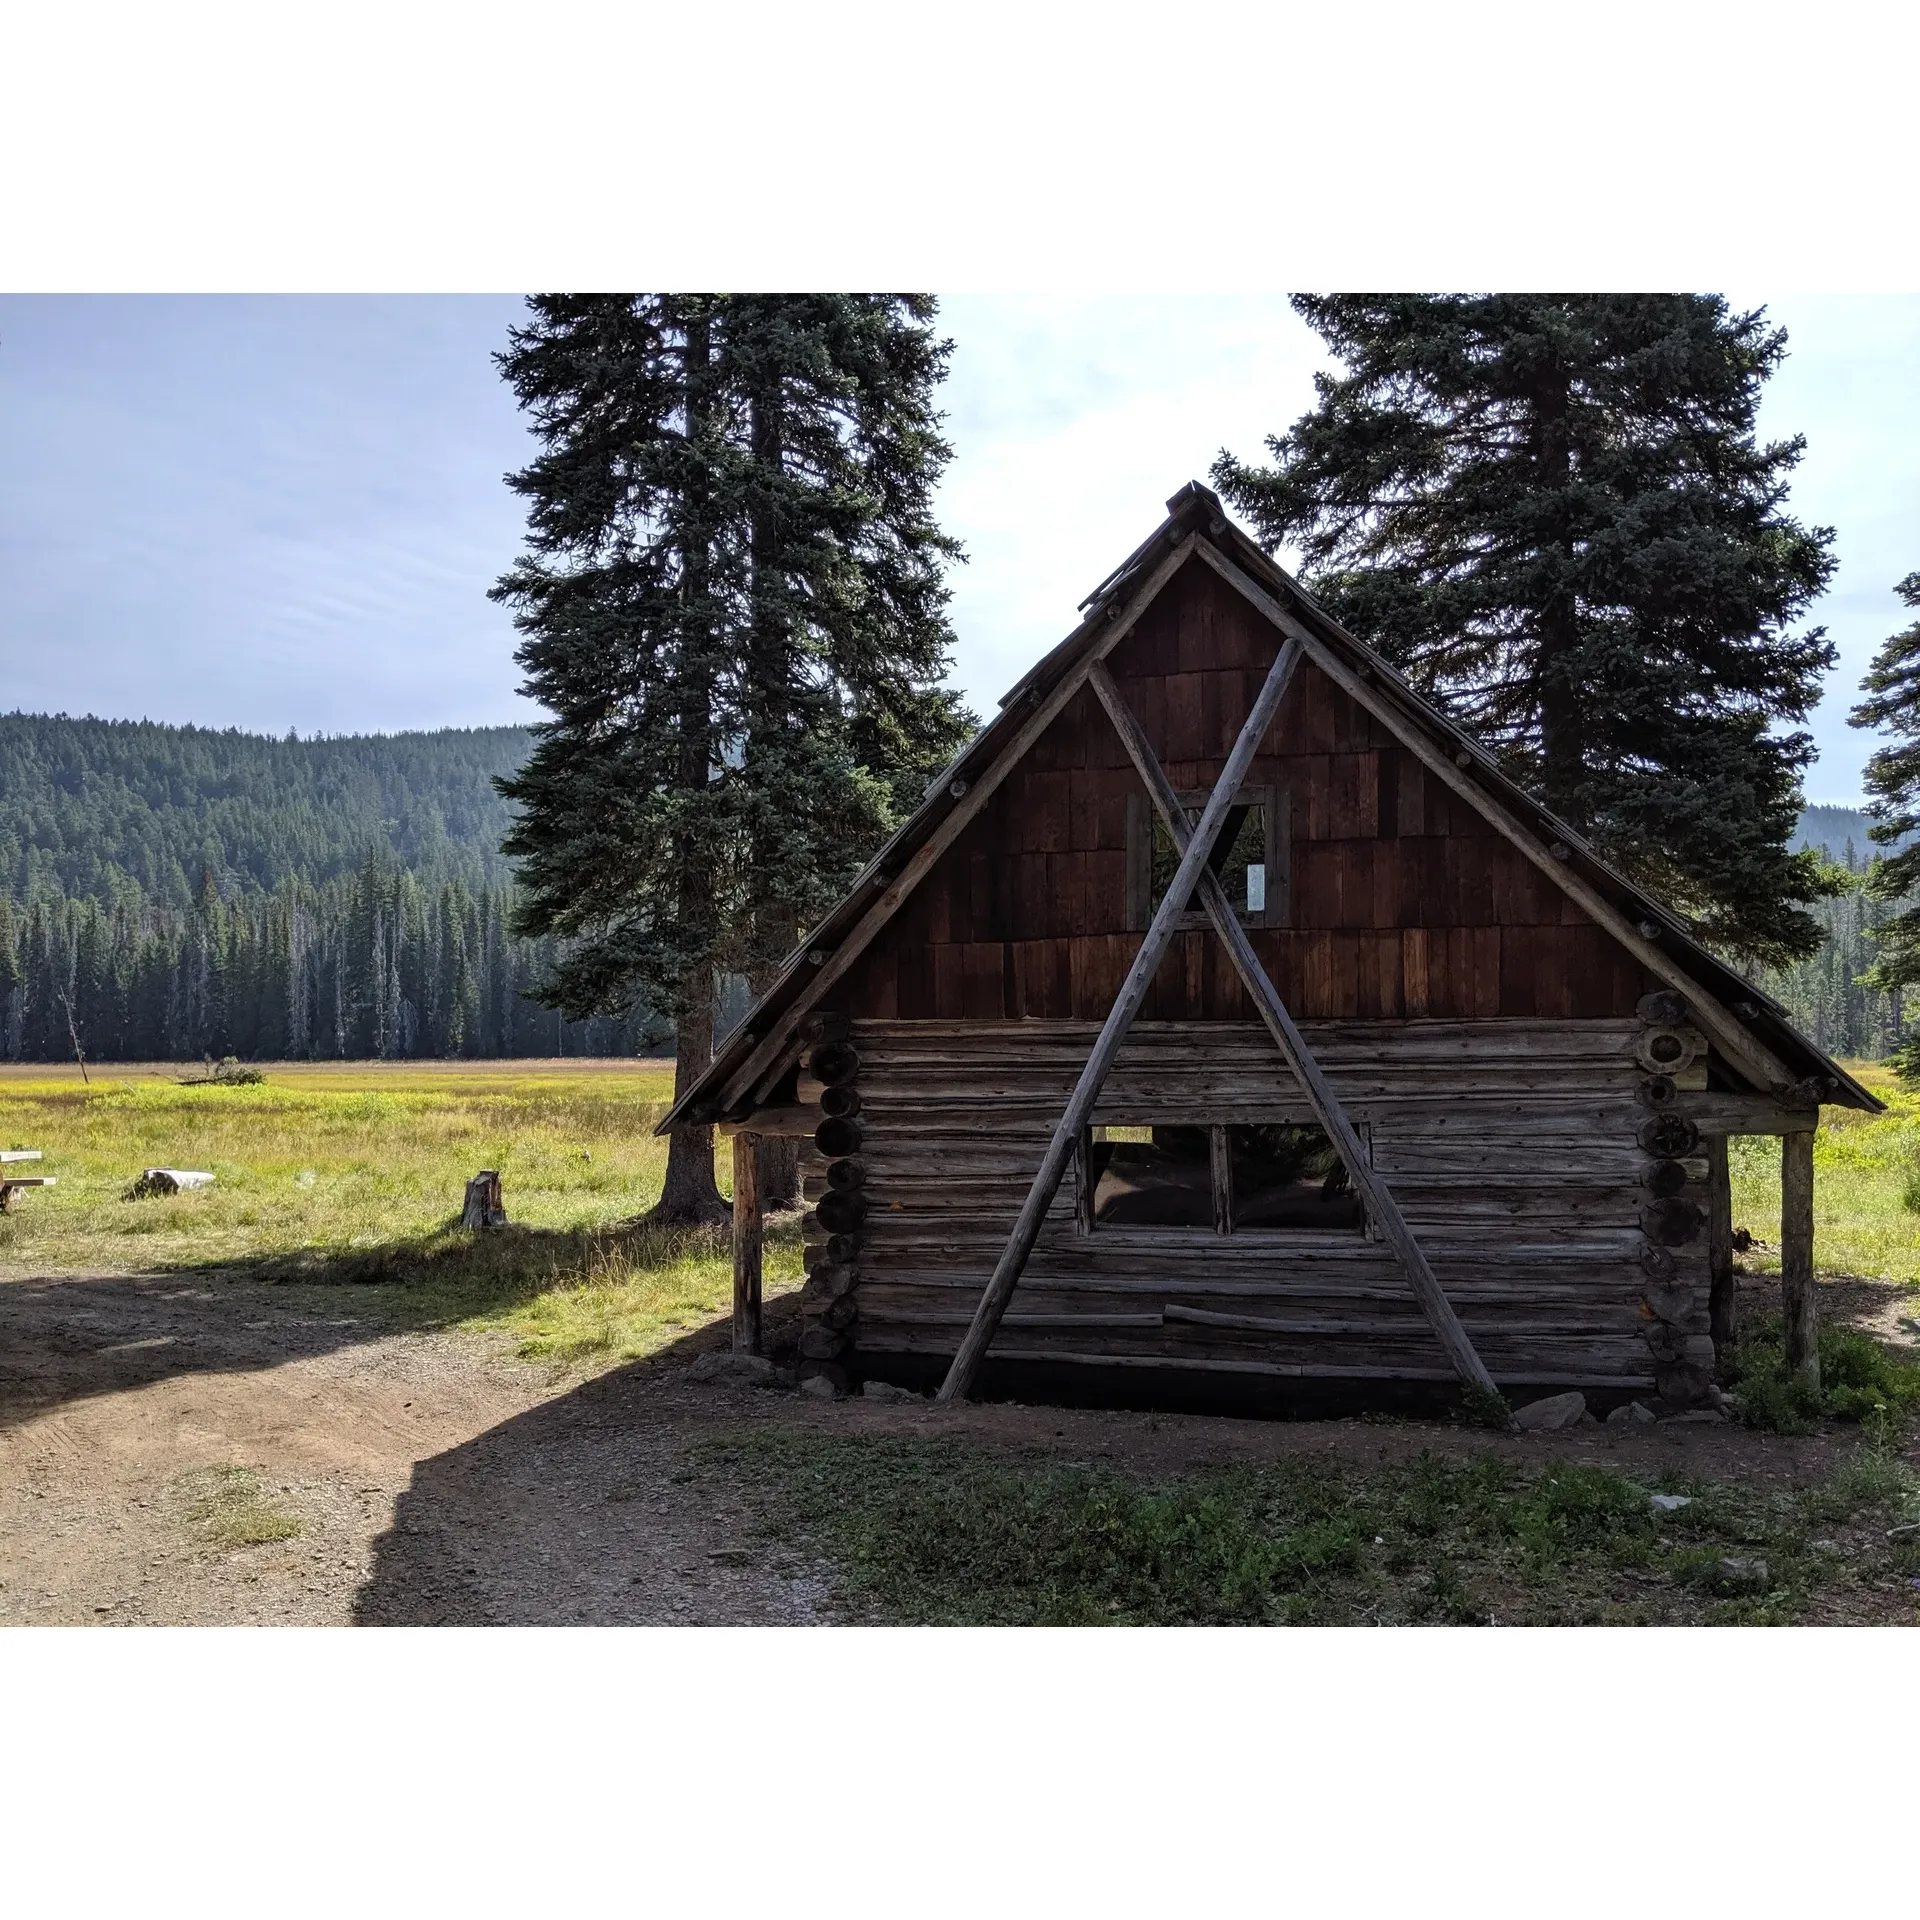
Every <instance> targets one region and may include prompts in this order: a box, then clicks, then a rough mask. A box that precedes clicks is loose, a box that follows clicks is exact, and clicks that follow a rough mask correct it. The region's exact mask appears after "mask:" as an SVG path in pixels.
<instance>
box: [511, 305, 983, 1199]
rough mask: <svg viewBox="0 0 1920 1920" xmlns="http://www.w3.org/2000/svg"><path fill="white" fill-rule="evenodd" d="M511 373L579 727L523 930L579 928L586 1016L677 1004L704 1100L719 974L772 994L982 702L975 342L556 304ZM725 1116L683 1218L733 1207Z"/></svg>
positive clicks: (517, 835)
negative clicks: (950, 355) (961, 520)
mask: <svg viewBox="0 0 1920 1920" xmlns="http://www.w3.org/2000/svg"><path fill="white" fill-rule="evenodd" d="M532 307H533V317H532V319H531V321H530V323H529V324H528V325H527V326H525V327H523V328H518V329H516V330H515V331H514V333H513V335H512V339H511V343H510V345H509V348H508V350H507V351H506V352H505V353H504V354H502V355H501V356H500V365H501V370H502V372H503V373H504V374H505V376H506V377H507V379H508V380H509V382H510V383H511V384H512V386H513V388H514V391H515V393H516V395H517V396H518V398H519V400H520V402H521V404H522V406H523V407H525V408H526V409H527V411H528V412H529V414H530V415H531V418H532V425H533V429H534V432H535V433H536V435H537V436H538V438H539V441H540V443H541V451H540V453H539V455H538V457H537V458H536V459H535V460H534V461H533V462H532V464H531V465H529V466H528V467H527V469H526V470H525V471H524V472H522V473H520V474H518V475H516V476H515V477H514V479H513V482H512V484H513V485H514V486H515V488H516V489H517V490H518V491H519V492H520V493H521V494H522V495H523V496H524V497H525V498H526V500H527V502H528V536H529V547H530V549H531V551H530V552H529V553H528V554H527V556H526V557H525V558H524V559H523V560H522V561H521V563H520V564H519V565H518V566H517V567H516V568H515V569H514V570H513V571H512V572H511V573H509V574H508V575H506V577H505V578H504V579H502V581H501V582H500V584H499V586H498V587H497V588H496V589H495V597H496V598H498V599H500V600H503V601H505V602H507V603H508V604H510V605H511V606H513V607H514V608H515V610H516V619H517V622H518V624H519V626H520V629H521V631H522V633H523V635H524V636H525V638H524V640H523V643H522V646H521V649H520V652H519V656H518V657H519V659H520V662H521V664H522V665H523V666H524V667H525V669H526V671H527V690H528V691H529V692H530V693H531V694H532V695H533V697H534V698H535V699H537V700H539V701H540V702H541V703H542V704H543V705H544V706H546V707H547V709H548V710H549V711H550V712H551V713H552V715H553V719H552V720H551V721H549V722H547V723H546V724H545V725H543V726H542V727H541V728H539V729H538V730H537V732H538V738H537V743H536V746H535V748H534V752H533V756H532V758H531V759H530V760H529V762H528V763H527V765H526V767H525V768H524V769H523V771H522V772H521V773H520V774H519V775H518V776H516V777H515V778H514V779H512V780H509V781H505V782H502V783H501V790H502V791H503V792H504V793H506V794H507V795H508V797H509V798H510V799H512V800H514V801H516V802H517V803H518V805H519V807H520V819H519V823H518V824H517V825H516V827H515V829H514V831H513V833H512V835H511V836H510V837H509V838H508V840H507V842H506V850H507V851H508V852H509V853H511V854H513V855H514V856H516V857H517V858H518V859H519V861H520V862H521V865H520V869H519V873H520V884H521V888H522V894H521V899H522V907H521V911H520V919H519V930H520V931H521V932H523V933H527V934H532V935H540V936H557V937H560V938H562V939H563V940H565V941H566V943H567V946H566V950H565V953H564V957H563V958H561V959H560V961H559V962H558V963H557V965H556V967H555V969H554V972H553V974H552V976H551V978H550V980H549V983H548V985H547V988H546V990H545V991H546V993H547V995H548V997H549V999H550V1001H551V1003H552V1004H554V1005H557V1006H560V1007H563V1008H564V1009H566V1010H567V1011H568V1012H569V1013H571V1014H574V1015H575V1016H580V1015H585V1014H587V1013H593V1012H613V1011H617V1010H620V1009H623V1008H624V1007H625V1006H627V1005H628V1004H629V1003H630V1002H631V1001H632V1000H633V999H634V998H635V997H636V996H637V997H639V998H642V999H644V1000H645V1001H647V1002H648V1003H649V1004H650V1005H652V1006H654V1007H657V1008H660V1009H662V1010H664V1011H667V1012H669V1013H671V1015H672V1017H673V1019H674V1023H675V1027H676V1031H677V1034H678V1061H677V1069H676V1075H675V1083H676V1090H678V1091H683V1090H684V1089H685V1088H686V1087H687V1086H688V1085H690V1084H691V1082H692V1080H693V1079H694V1077H695V1076H696V1075H698V1074H699V1073H700V1072H702V1071H703V1070H704V1069H705V1067H706V1065H707V1062H708V1060H709V1058H710V1056H711V1048H712V1019H713V1005H714V992H715V985H716V975H717V973H718V972H720V971H722V970H737V971H743V972H746V973H748V974H749V975H750V976H752V977H754V978H755V979H756V980H760V981H764V979H765V978H766V976H767V974H768V973H769V971H770V970H771V969H772V967H773V966H775V965H776V964H777V963H778V960H779V959H780V958H781V957H782V956H783V955H784V954H785V953H786V952H787V951H788V950H789V948H790V947H791V946H792V944H793V942H794V940H795V939H796V937H797V936H798V934H799V933H800V932H801V931H802V930H803V929H804V928H805V927H806V926H808V925H809V924H810V923H811V922H812V921H813V920H814V919H816V918H817V917H818V915H819V914H820V913H821V912H822V911H824V909H825V908H826V907H827V906H828V905H829V904H830V903H831V901H832V900H833V899H834V898H835V897H836V895H837V894H838V893H839V892H840V891H841V890H842V889H843V888H844V886H845V885H846V883H847V881H848V880H850V879H851V877H852V875H853V873H854V872H855V870H856V869H857V867H858V866H859V864H860V862H861V860H862V859H863V858H864V857H865V856H866V854H868V853H869V852H870V851H871V850H872V848H873V847H874V845H875V844H876V843H877V842H878V841H879V840H880V838H881V837H882V836H883V835H884V834H885V833H886V832H887V830H888V829H889V828H890V826H891V825H892V824H893V821H894V819H895V818H896V817H897V814H898V811H899V809H900V808H901V806H902V805H903V804H904V803H905V801H906V799H907V797H908V796H912V797H916V798H917V796H918V792H919V789H920V787H921V786H922V785H923V784H924V781H925V778H926V776H927V775H928V774H929V773H930V772H932V771H933V770H934V769H935V768H937V767H938V766H940V765H941V764H942V763H943V762H944V761H945V760H946V759H947V758H949V757H950V755H951V754H952V752H953V751H954V749H955V748H956V747H957V746H958V745H959V743H960V741H961V739H962V738H963V737H964V734H965V731H966V727H967V717H966V716H965V715H964V714H963V713H962V712H961V710H960V709H959V707H958V705H957V703H956V702H955V701H954V700H953V698H952V696H951V695H949V694H947V693H944V692H943V691H942V690H941V689H940V687H939V684H938V683H939V681H940V678H941V676H942V674H943V673H944V671H945V667H946V661H947V649H948V646H949V643H950V637H951V636H950V634H949V631H948V627H947V623H946V617H945V604H946V591H945V588H944V587H943V585H942V584H941V572H942V568H943V565H944V564H945V563H946V562H947V561H949V560H951V559H953V558H955V557H957V548H956V547H955V546H954V545H953V543H952V542H951V541H949V540H947V539H946V538H945V537H944V536H943V535H942V534H941V533H940V532H939V530H938V528H937V527H936V525H935V524H934V521H933V517H932V512H931V505H930V498H931V492H932V487H933V484H934V482H935V480H936V479H937V478H938V476H939V473H940V471H941V468H942V467H943V466H944V464H945V461H946V459H947V453H948V450H947V447H946V445H945V443H944V441H943V440H942V439H941V438H940V434H939V430H938V428H939V417H938V415H937V413H936V412H935V410H934V405H933V396H934V392H935V389H936V387H937V385H938V382H939V380H940V379H941V378H942V376H943V374H944V371H945V364H946V357H947V349H946V347H945V346H944V345H943V344H942V343H940V342H939V341H938V340H937V339H936V338H935V336H934V333H933V328H932V321H933V316H934V307H933V302H932V301H931V300H929V299H925V298H922V297H919V296H913V295H884V294H873V295H780V296H769V295H670V294H633V295H547V296H542V297H541V298H539V299H536V300H535V301H533V302H532ZM722 1212H723V1209H722V1203H721V1201H720V1197H719V1193H718V1189H717V1188H716V1186H715V1183H714V1179H713V1143H712V1136H711V1131H710V1130H709V1129H706V1128H690V1129H686V1130H684V1131H683V1132H681V1133H679V1134H676V1136H675V1137H674V1139H673V1141H672V1142H671V1145H670V1150H669V1155H668V1163H667V1178H666V1185H665V1190H664V1191H663V1194H662V1197H661V1202H660V1208H659V1216H660V1217H661V1218H663V1219H670V1220H694V1221H698V1220H714V1219H718V1218H720V1217H721V1216H722Z"/></svg>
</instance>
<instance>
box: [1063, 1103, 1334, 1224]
mask: <svg viewBox="0 0 1920 1920" xmlns="http://www.w3.org/2000/svg"><path fill="white" fill-rule="evenodd" d="M1356 1131H1357V1132H1358V1133H1359V1136H1360V1143H1361V1147H1362V1150H1363V1151H1365V1152H1366V1153H1367V1155H1368V1157H1369V1160H1370V1159H1371V1155H1372V1146H1371V1141H1370V1138H1369V1130H1368V1128H1367V1126H1366V1124H1365V1123H1364V1122H1362V1123H1361V1125H1360V1127H1359V1128H1358V1129H1357V1130H1356ZM1077 1212H1078V1216H1079V1222H1080V1229H1081V1231H1082V1232H1091V1231H1093V1230H1094V1229H1096V1228H1099V1227H1105V1226H1124V1227H1180V1228H1187V1229H1195V1228H1199V1229H1208V1228H1211V1229H1212V1231H1214V1232H1215V1233H1238V1232H1242V1231H1256V1230H1260V1229H1283V1230H1287V1231H1302V1230H1304V1231H1307V1232H1324V1233H1355V1232H1364V1231H1365V1230H1366V1225H1367V1214H1366V1207H1365V1205H1364V1204H1363V1202H1362V1200H1361V1198H1360V1195H1359V1193H1358V1192H1357V1191H1356V1190H1355V1188H1354V1185H1353V1179H1352V1176H1351V1175H1350V1174H1349V1172H1348V1170H1347V1166H1346V1163H1345V1162H1344V1161H1343V1160H1342V1159H1341V1158H1340V1156H1339V1154H1338V1153H1337V1152H1336V1151H1335V1150H1334V1146H1333V1142H1332V1141H1331V1140H1330V1139H1329V1138H1328V1137H1327V1134H1326V1131H1325V1129H1323V1128H1321V1127H1318V1126H1314V1125H1285V1126H1211V1127H1190V1126H1188V1127H1181V1126H1147V1127H1091V1128H1089V1129H1088V1130H1087V1133H1086V1135H1085V1137H1084V1138H1083V1140H1082V1143H1081V1156H1080V1187H1079V1203H1078V1207H1077Z"/></svg>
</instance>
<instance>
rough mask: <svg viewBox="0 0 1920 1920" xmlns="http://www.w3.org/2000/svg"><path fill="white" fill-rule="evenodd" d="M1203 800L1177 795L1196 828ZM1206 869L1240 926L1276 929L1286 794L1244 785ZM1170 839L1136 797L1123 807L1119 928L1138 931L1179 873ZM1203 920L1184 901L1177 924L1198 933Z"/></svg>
mask: <svg viewBox="0 0 1920 1920" xmlns="http://www.w3.org/2000/svg"><path fill="white" fill-rule="evenodd" d="M1207 799H1208V796H1207V795H1206V794H1205V793H1199V792H1194V793H1183V794H1181V796H1180V801H1181V804H1182V805H1183V806H1184V807H1185V808H1186V810H1187V818H1188V820H1189V821H1193V822H1197V821H1198V820H1199V818H1200V814H1201V811H1202V809H1203V808H1204V807H1205V806H1206V803H1207ZM1207 864H1208V865H1209V866H1210V867H1211V868H1212V869H1213V871H1214V873H1215V874H1216V875H1217V876H1218V878H1219V880H1220V883H1221V886H1222V887H1223V888H1224V889H1225V891H1226V896H1227V899H1228V900H1229V901H1230V902H1231V903H1232V906H1233V911H1234V915H1235V917H1236V918H1237V919H1238V920H1239V921H1240V922H1241V924H1242V925H1244V926H1249V927H1283V926H1285V925H1286V924H1287V923H1288V919H1289V917H1290V916H1289V913H1288V906H1287V901H1288V873H1287V866H1288V831H1287V796H1286V794H1285V793H1284V792H1283V791H1282V790H1280V789H1278V788H1275V787H1268V786H1246V787H1242V788H1241V789H1240V791H1239V793H1238V794H1237V795H1236V796H1235V799H1234V804H1233V806H1232V807H1231V808H1229V809H1228V812H1227V817H1226V819H1225V821H1224V822H1223V823H1222V825H1221V828H1220V836H1219V838H1218V839H1217V840H1216V841H1215V842H1214V846H1213V853H1212V855H1211V856H1210V858H1209V859H1208V862H1207ZM1179 865H1180V859H1179V855H1178V854H1177V853H1176V852H1175V851H1174V845H1173V836H1172V834H1170V833H1169V832H1168V831H1167V826H1166V822H1165V821H1163V820H1162V819H1161V818H1160V816H1159V813H1158V811H1157V810H1156V809H1155V807H1154V805H1153V803H1152V801H1151V800H1149V799H1148V797H1147V796H1146V795H1145V794H1144V793H1137V794H1133V795H1130V796H1129V798H1128V805H1127V925H1128V928H1129V930H1130V931H1132V932H1136V933H1138V932H1144V931H1145V929H1146V926H1147V923H1148V922H1149V921H1150V920H1151V919H1152V918H1153V914H1154V910H1155V908H1157V907H1158V906H1159V904H1160V902H1161V901H1162V900H1163V899H1165V898H1166V892H1167V888H1168V887H1169V886H1170V885H1171V884H1172V881H1173V876H1174V874H1175V872H1176V871H1177V870H1178V869H1179ZM1207 924H1208V921H1207V916H1206V914H1205V912H1204V911H1203V910H1201V909H1200V907H1199V906H1198V904H1197V903H1195V902H1193V901H1189V902H1188V910H1187V912H1186V913H1185V914H1183V915H1182V917H1181V920H1180V925H1181V926H1182V927H1185V928H1198V927H1204V926H1206V925H1207Z"/></svg>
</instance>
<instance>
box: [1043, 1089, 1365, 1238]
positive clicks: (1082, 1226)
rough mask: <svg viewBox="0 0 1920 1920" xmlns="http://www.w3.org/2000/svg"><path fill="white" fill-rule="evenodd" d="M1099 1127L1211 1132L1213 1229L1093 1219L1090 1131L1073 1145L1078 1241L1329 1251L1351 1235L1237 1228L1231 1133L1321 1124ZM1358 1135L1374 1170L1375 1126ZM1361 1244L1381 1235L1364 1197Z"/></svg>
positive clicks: (1361, 1127)
mask: <svg viewBox="0 0 1920 1920" xmlns="http://www.w3.org/2000/svg"><path fill="white" fill-rule="evenodd" d="M1097 1124H1098V1125H1099V1126H1101V1127H1103V1128H1104V1127H1110V1126H1111V1127H1193V1126H1203V1127H1205V1128H1206V1130H1207V1160H1208V1167H1209V1170H1210V1172H1211V1175H1212V1187H1213V1225H1212V1227H1210V1228H1208V1227H1198V1226H1178V1227H1173V1226H1168V1227H1156V1226H1148V1225H1144V1224H1142V1223H1140V1222H1137V1221H1136V1222H1129V1223H1127V1224H1126V1225H1123V1226H1117V1227H1116V1226H1104V1227H1103V1226H1100V1225H1099V1224H1098V1223H1097V1222H1096V1221H1095V1219H1094V1215H1093V1199H1094V1192H1093V1189H1094V1182H1093V1134H1094V1127H1093V1126H1092V1125H1088V1126H1084V1127H1082V1128H1081V1129H1080V1138H1079V1140H1078V1141H1077V1142H1075V1145H1074V1153H1073V1180H1074V1196H1073V1222H1074V1232H1075V1234H1076V1236H1077V1237H1080V1238H1085V1237H1088V1236H1090V1235H1095V1234H1110V1233H1144V1234H1150V1235H1152V1236H1153V1237H1154V1238H1155V1239H1179V1238H1181V1237H1183V1236H1184V1237H1185V1238H1186V1239H1187V1240H1188V1241H1189V1242H1190V1243H1192V1242H1203V1241H1211V1240H1214V1239H1233V1240H1249V1241H1252V1242H1255V1243H1256V1244H1285V1245H1288V1246H1302V1247H1304V1246H1325V1245H1326V1244H1327V1243H1328V1242H1329V1241H1333V1240H1338V1239H1341V1238H1343V1237H1344V1236H1345V1234H1346V1233H1347V1232H1348V1231H1349V1229H1345V1228H1341V1229H1329V1228H1326V1227H1242V1226H1236V1225H1235V1224H1234V1219H1233V1145H1232V1138H1231V1134H1230V1131H1229V1130H1230V1129H1231V1128H1233V1127H1243V1126H1264V1125H1268V1124H1277V1125H1283V1126H1311V1127H1317V1126H1319V1124H1320V1123H1319V1121H1318V1120H1315V1119H1313V1118H1312V1117H1311V1116H1309V1117H1306V1118H1299V1119H1288V1120H1285V1121H1280V1122H1274V1123H1269V1122H1266V1121H1261V1120H1217V1121H1210V1120H1199V1121H1196V1120H1180V1119H1169V1118H1168V1117H1167V1116H1166V1115H1164V1114H1162V1115H1159V1116H1157V1117H1155V1118H1154V1119H1151V1120H1102V1121H1100V1122H1098V1123H1097ZM1351 1125H1352V1127H1353V1130H1354V1132H1355V1133H1356V1134H1357V1135H1358V1136H1359V1140H1360V1146H1361V1149H1362V1151H1363V1152H1364V1153H1365V1155H1366V1160H1367V1165H1368V1166H1369V1167H1371V1166H1372V1165H1373V1122H1372V1121H1371V1120H1355V1121H1353V1122H1351ZM1351 1231H1352V1232H1353V1233H1354V1234H1355V1236H1356V1237H1357V1238H1359V1239H1362V1240H1377V1239H1378V1238H1379V1237H1380V1235H1379V1231H1378V1229H1377V1228H1376V1227H1375V1225H1374V1220H1373V1214H1372V1212H1371V1210H1370V1209H1368V1208H1367V1206H1366V1203H1365V1200H1364V1197H1363V1198H1362V1202H1361V1219H1360V1225H1359V1226H1358V1228H1356V1229H1351Z"/></svg>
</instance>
